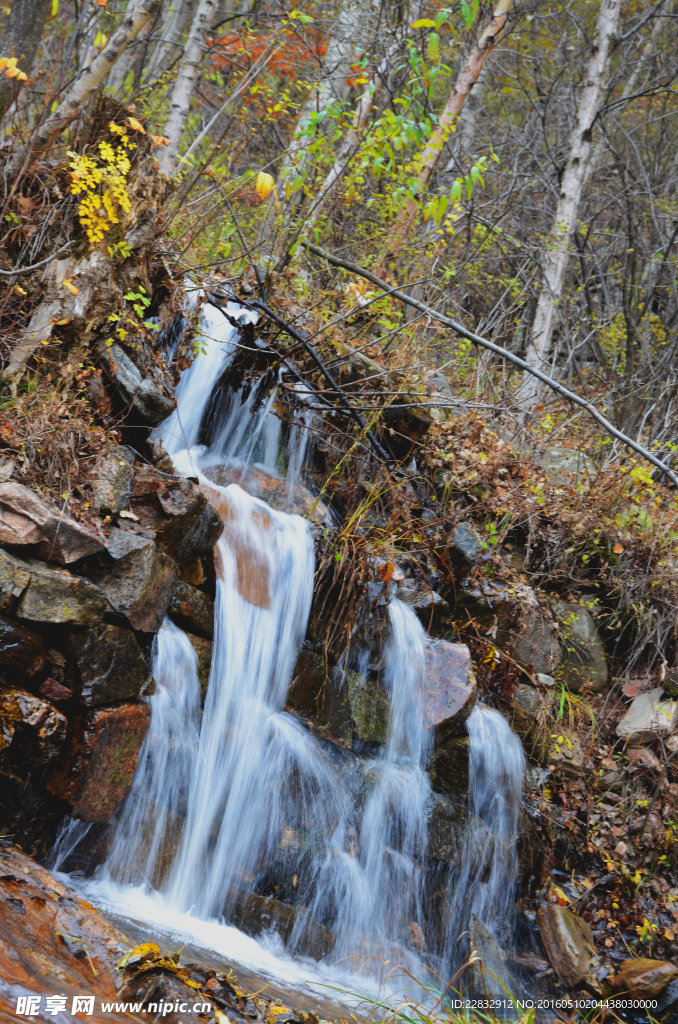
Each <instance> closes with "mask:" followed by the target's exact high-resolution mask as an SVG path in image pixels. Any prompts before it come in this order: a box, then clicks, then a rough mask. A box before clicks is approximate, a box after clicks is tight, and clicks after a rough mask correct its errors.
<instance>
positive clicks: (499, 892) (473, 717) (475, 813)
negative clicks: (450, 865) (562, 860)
mask: <svg viewBox="0 0 678 1024" xmlns="http://www.w3.org/2000/svg"><path fill="white" fill-rule="evenodd" d="M466 728H467V731H468V734H469V744H470V751H469V794H468V808H467V821H466V827H465V831H464V839H463V847H462V856H461V869H460V873H459V877H458V879H457V882H456V885H455V888H454V893H453V896H452V899H451V901H450V905H449V910H448V927H447V941H446V947H447V958H448V960H449V961H450V962H451V964H452V966H453V968H456V967H458V966H459V964H460V961H461V959H462V957H463V952H462V951H463V949H464V943H463V941H460V937H461V936H464V935H465V933H466V932H467V930H469V929H471V930H472V929H473V926H474V921H477V922H479V923H480V925H481V927H482V928H483V929H485V931H486V932H488V933H489V934H490V935H491V936H492V937H493V938H494V940H495V941H496V943H497V944H498V945H499V946H500V947H501V946H502V945H503V946H504V947H506V946H508V945H509V942H510V933H511V928H512V924H513V909H512V908H513V905H514V894H515V888H516V881H517V867H518V857H517V842H518V829H519V823H520V807H521V799H522V786H523V776H524V773H525V754H524V753H523V748H522V744H521V742H520V740H519V739H518V737H517V736H516V734H515V733H514V732H512V730H511V729H510V727H509V725H508V723H507V721H506V719H505V718H504V716H503V715H501V714H500V713H499V712H498V711H495V710H494V709H493V708H488V707H484V706H481V705H479V706H478V707H476V708H475V709H474V710H473V711H472V712H471V714H470V715H469V718H468V720H467V723H466Z"/></svg>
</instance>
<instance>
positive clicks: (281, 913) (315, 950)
mask: <svg viewBox="0 0 678 1024" xmlns="http://www.w3.org/2000/svg"><path fill="white" fill-rule="evenodd" d="M231 917H232V920H233V922H234V923H235V924H236V925H237V926H238V928H241V929H242V931H244V932H245V933H246V934H248V935H259V934H260V933H261V932H265V931H268V930H269V929H271V928H274V929H275V930H276V931H277V932H278V934H279V935H280V937H281V938H282V939H283V941H284V942H287V941H288V940H289V938H290V937H291V935H292V932H293V931H294V927H295V925H296V924H297V922H298V920H299V918H302V919H304V928H303V930H302V932H301V936H300V938H299V941H298V943H297V947H296V952H298V953H300V954H301V955H302V956H310V957H313V958H314V959H315V960H322V959H323V958H324V957H326V956H329V954H330V953H331V952H332V950H333V949H334V946H335V943H336V939H335V936H334V934H333V933H332V932H331V931H330V930H329V928H326V927H325V926H324V925H321V924H318V923H317V922H316V921H314V920H313V919H312V918H311V917H310V915H308V914H307V913H306V911H305V910H303V909H301V908H297V907H290V906H289V905H288V904H286V903H281V902H280V901H279V900H274V899H272V898H270V897H264V896H259V895H258V893H254V892H250V893H246V894H244V895H242V896H238V897H237V898H236V900H235V903H234V905H233V907H232V910H231Z"/></svg>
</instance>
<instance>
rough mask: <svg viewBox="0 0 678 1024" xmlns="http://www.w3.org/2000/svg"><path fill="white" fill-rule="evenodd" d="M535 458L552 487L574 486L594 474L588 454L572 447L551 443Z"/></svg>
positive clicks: (587, 480) (587, 479)
mask: <svg viewBox="0 0 678 1024" xmlns="http://www.w3.org/2000/svg"><path fill="white" fill-rule="evenodd" d="M535 459H536V462H537V464H538V465H540V466H541V468H542V469H543V470H544V472H545V474H546V476H547V478H548V480H549V482H550V483H551V485H552V486H553V487H576V486H577V485H578V484H580V483H584V484H585V483H590V481H591V480H593V478H594V477H595V475H596V467H595V465H594V463H593V460H592V459H591V458H590V456H588V455H587V454H586V453H585V452H582V451H577V450H576V449H574V448H563V447H560V446H558V445H551V446H550V447H549V448H547V449H546V451H545V452H543V453H542V454H540V455H537V456H535Z"/></svg>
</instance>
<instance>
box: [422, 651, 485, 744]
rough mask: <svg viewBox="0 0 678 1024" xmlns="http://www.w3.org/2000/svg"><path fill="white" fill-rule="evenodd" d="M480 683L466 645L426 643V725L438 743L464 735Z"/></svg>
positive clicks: (424, 697)
mask: <svg viewBox="0 0 678 1024" xmlns="http://www.w3.org/2000/svg"><path fill="white" fill-rule="evenodd" d="M476 697H477V684H476V678H475V673H474V671H473V665H472V663H471V652H470V651H469V649H468V647H467V646H466V645H465V644H453V643H450V642H449V641H447V640H434V639H432V638H430V637H429V638H427V640H426V669H425V678H424V694H423V716H424V725H425V726H426V727H427V728H428V729H434V730H435V744H436V746H440V745H442V744H443V743H445V741H446V740H447V739H448V738H449V737H453V736H460V735H463V733H464V722H465V721H466V719H467V718H468V716H469V715H470V713H471V711H472V710H473V707H474V705H475V702H476Z"/></svg>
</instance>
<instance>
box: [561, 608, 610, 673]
mask: <svg viewBox="0 0 678 1024" xmlns="http://www.w3.org/2000/svg"><path fill="white" fill-rule="evenodd" d="M553 610H554V613H555V616H556V618H557V619H558V623H559V638H560V642H561V646H562V657H561V662H560V667H559V672H558V675H559V677H560V678H562V680H563V682H564V684H565V686H566V687H567V688H568V690H572V691H573V692H574V693H579V691H580V690H581V689H582V687H584V686H586V687H588V688H590V689H591V690H593V692H594V693H600V691H601V690H603V689H604V688H605V684H606V683H607V662H606V660H605V651H604V650H603V645H602V642H601V640H600V637H599V636H598V630H597V629H596V624H595V622H594V621H593V617H592V615H591V613H590V612H589V611H588V609H587V608H586V607H585V606H584V604H582V603H578V602H575V601H554V602H553Z"/></svg>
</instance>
